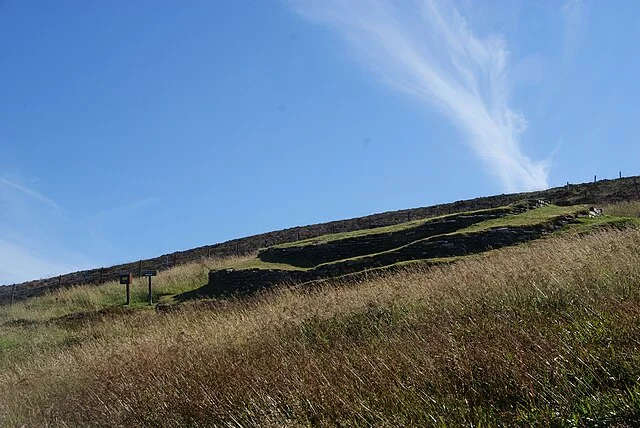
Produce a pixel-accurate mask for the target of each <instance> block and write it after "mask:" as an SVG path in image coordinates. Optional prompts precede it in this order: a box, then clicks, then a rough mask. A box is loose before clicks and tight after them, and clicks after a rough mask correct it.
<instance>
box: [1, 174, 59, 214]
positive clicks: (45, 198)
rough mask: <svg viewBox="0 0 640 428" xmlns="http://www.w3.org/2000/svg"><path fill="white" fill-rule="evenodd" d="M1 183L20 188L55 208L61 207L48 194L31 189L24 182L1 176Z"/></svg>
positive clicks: (26, 193) (24, 192) (16, 188)
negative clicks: (19, 182)
mask: <svg viewBox="0 0 640 428" xmlns="http://www.w3.org/2000/svg"><path fill="white" fill-rule="evenodd" d="M0 185H4V186H8V187H11V188H13V189H15V190H18V191H20V192H22V193H23V194H25V195H27V196H30V197H31V198H33V199H35V200H37V201H39V202H42V203H43V204H45V205H48V206H49V207H51V208H54V209H58V210H59V209H61V208H60V206H59V205H58V204H56V203H55V202H54V201H52V200H51V199H49V198H47V197H46V196H44V195H42V194H40V193H38V192H36V191H35V190H33V189H30V188H28V187H26V186H24V185H22V184H18V183H15V182H13V181H10V180H7V179H6V178H0Z"/></svg>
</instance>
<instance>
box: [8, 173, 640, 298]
mask: <svg viewBox="0 0 640 428" xmlns="http://www.w3.org/2000/svg"><path fill="white" fill-rule="evenodd" d="M639 183H640V177H628V178H622V179H616V180H601V181H598V182H596V183H582V184H570V185H567V186H562V187H556V188H552V189H547V190H543V191H537V192H529V193H517V194H507V195H504V194H503V195H495V196H489V197H481V198H476V199H470V200H464V201H457V202H452V203H446V204H439V205H434V206H429V207H421V208H410V209H404V210H398V211H390V212H385V213H379V214H372V215H368V216H364V217H359V218H352V219H346V220H338V221H331V222H328V223H321V224H314V225H308V226H298V227H292V228H289V229H284V230H278V231H273V232H267V233H261V234H258V235H254V236H248V237H245V238H240V239H233V240H231V241H227V242H223V243H219V244H213V245H205V246H202V247H198V248H193V249H189V250H185V251H176V252H174V253H171V254H164V255H161V256H159V257H155V258H152V259H147V260H140V261H132V262H131V263H126V264H123V265H117V266H111V267H103V268H96V269H91V270H86V271H80V272H73V273H70V274H67V275H61V276H60V277H57V278H48V279H38V280H34V281H30V282H26V283H22V284H17V286H16V288H15V296H14V297H15V298H16V299H24V298H28V297H30V296H36V295H40V294H42V293H46V292H47V291H48V290H52V289H56V288H59V287H68V286H74V285H79V284H86V283H93V284H101V283H105V282H110V281H114V280H117V278H118V274H119V273H121V272H133V273H134V274H139V273H140V272H141V271H142V270H146V269H158V270H167V269H170V268H171V267H173V266H178V265H181V264H188V263H192V262H195V261H199V260H202V259H205V258H225V257H233V256H238V255H244V254H252V253H255V252H256V251H258V250H259V249H260V248H263V247H268V246H274V245H277V244H283V243H288V242H292V241H299V240H303V239H309V238H314V237H319V236H323V235H328V234H335V233H349V232H352V231H356V230H366V229H372V228H377V227H385V226H392V225H396V224H399V223H404V222H407V221H413V220H418V219H425V218H431V217H437V216H442V215H447V214H453V213H460V212H467V211H474V210H482V209H490V208H495V207H500V206H505V205H509V204H512V203H514V202H516V201H520V200H523V199H545V200H548V201H550V202H552V203H554V204H556V205H576V204H589V205H599V206H601V205H605V204H611V203H618V202H625V201H630V200H636V199H640V184H639ZM205 239H206V237H205ZM11 295H12V290H11V288H10V287H0V304H3V303H7V302H9V301H10V300H11Z"/></svg>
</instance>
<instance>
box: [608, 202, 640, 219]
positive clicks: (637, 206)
mask: <svg viewBox="0 0 640 428" xmlns="http://www.w3.org/2000/svg"><path fill="white" fill-rule="evenodd" d="M603 210H604V213H605V214H606V215H608V216H613V217H640V201H630V202H620V203H617V204H613V205H608V206H606V207H604V208H603Z"/></svg>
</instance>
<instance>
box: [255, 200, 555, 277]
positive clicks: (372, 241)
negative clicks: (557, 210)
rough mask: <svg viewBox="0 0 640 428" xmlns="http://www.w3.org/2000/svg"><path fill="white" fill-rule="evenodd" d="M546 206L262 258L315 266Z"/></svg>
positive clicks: (272, 252) (446, 220)
mask: <svg viewBox="0 0 640 428" xmlns="http://www.w3.org/2000/svg"><path fill="white" fill-rule="evenodd" d="M542 204H544V203H543V202H542V201H522V202H521V203H518V204H517V205H514V206H509V207H501V208H494V209H489V210H483V211H476V212H473V213H462V214H451V215H448V216H444V217H439V218H436V219H433V220H430V221H427V222H425V223H422V224H418V225H415V226H413V227H410V228H406V229H401V230H397V231H392V232H381V233H373V234H368V235H366V236H354V237H347V238H343V239H337V240H333V241H329V242H321V243H311V244H306V245H300V246H288V247H271V248H266V249H264V250H262V251H260V253H258V258H259V259H260V260H262V261H265V262H272V263H285V264H290V265H293V266H298V267H313V266H317V265H319V264H322V263H329V262H333V261H336V260H343V259H349V258H352V257H358V256H362V255H365V254H374V253H380V252H383V251H388V250H391V249H393V248H399V247H402V246H404V245H407V244H409V243H411V242H415V241H418V240H420V239H425V238H428V237H431V236H437V235H443V234H446V233H452V232H455V231H457V230H461V229H464V228H466V227H469V226H471V225H473V224H476V223H480V222H483V221H487V220H492V219H496V218H501V217H505V216H507V215H511V214H519V213H522V212H525V211H527V210H530V209H535V208H538V207H540V206H541V205H542Z"/></svg>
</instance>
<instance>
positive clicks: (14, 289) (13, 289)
mask: <svg viewBox="0 0 640 428" xmlns="http://www.w3.org/2000/svg"><path fill="white" fill-rule="evenodd" d="M15 295H16V285H15V284H13V285H12V286H11V306H13V298H14V297H15Z"/></svg>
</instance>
